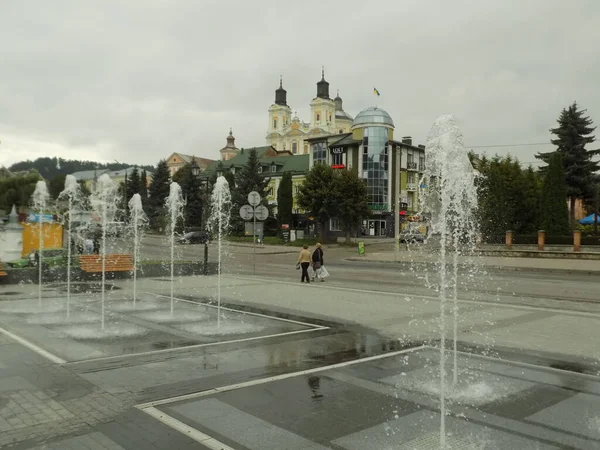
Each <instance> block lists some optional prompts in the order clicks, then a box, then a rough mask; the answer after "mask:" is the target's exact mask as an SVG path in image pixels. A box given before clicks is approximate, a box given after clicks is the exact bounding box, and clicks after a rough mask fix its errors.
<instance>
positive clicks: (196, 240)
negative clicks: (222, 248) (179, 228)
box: [177, 231, 210, 244]
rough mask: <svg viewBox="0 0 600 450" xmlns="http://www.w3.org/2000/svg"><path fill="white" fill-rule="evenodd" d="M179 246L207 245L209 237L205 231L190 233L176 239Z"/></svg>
mask: <svg viewBox="0 0 600 450" xmlns="http://www.w3.org/2000/svg"><path fill="white" fill-rule="evenodd" d="M177 242H178V243H179V244H208V243H210V235H209V234H208V233H207V232H206V231H190V232H189V233H185V234H184V235H183V236H181V237H180V238H178V239H177Z"/></svg>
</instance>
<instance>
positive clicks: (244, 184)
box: [231, 148, 269, 233]
mask: <svg viewBox="0 0 600 450" xmlns="http://www.w3.org/2000/svg"><path fill="white" fill-rule="evenodd" d="M248 151H249V154H248V160H247V161H246V164H244V166H243V167H242V169H241V170H240V171H239V172H238V173H237V174H236V177H235V189H234V190H233V193H232V211H233V212H234V213H233V214H232V215H231V230H232V232H237V233H242V232H243V231H244V222H243V220H242V219H241V218H240V216H239V214H237V211H239V209H240V208H241V207H242V206H243V205H246V204H247V203H248V194H249V193H250V192H252V191H256V192H258V193H259V194H260V196H261V198H262V199H263V201H262V203H263V204H265V203H266V200H265V191H266V187H267V184H268V183H269V179H268V178H265V177H264V175H263V174H262V173H260V172H259V171H258V168H259V167H260V162H259V161H258V155H257V153H256V149H254V148H253V149H250V150H248Z"/></svg>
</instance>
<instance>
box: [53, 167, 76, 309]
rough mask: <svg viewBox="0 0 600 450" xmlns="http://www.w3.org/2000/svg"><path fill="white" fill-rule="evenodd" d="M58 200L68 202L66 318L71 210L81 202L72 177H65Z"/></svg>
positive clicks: (68, 296)
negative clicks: (63, 186)
mask: <svg viewBox="0 0 600 450" xmlns="http://www.w3.org/2000/svg"><path fill="white" fill-rule="evenodd" d="M58 199H59V200H65V199H66V201H67V202H68V213H69V222H68V226H67V318H68V317H70V315H71V260H72V252H73V249H72V248H71V243H72V240H73V239H72V231H73V209H74V207H75V204H78V203H79V201H80V200H81V188H80V186H79V183H77V180H76V179H75V177H74V176H73V175H67V176H66V178H65V188H64V190H63V191H62V192H61V193H60V194H59V195H58Z"/></svg>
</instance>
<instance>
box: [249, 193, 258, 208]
mask: <svg viewBox="0 0 600 450" xmlns="http://www.w3.org/2000/svg"><path fill="white" fill-rule="evenodd" d="M248 203H250V205H252V206H258V205H260V194H259V193H258V192H256V191H252V192H250V193H249V194H248Z"/></svg>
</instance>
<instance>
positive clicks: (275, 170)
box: [271, 164, 277, 172]
mask: <svg viewBox="0 0 600 450" xmlns="http://www.w3.org/2000/svg"><path fill="white" fill-rule="evenodd" d="M271 172H277V166H276V165H275V164H273V165H272V166H271Z"/></svg>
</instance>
